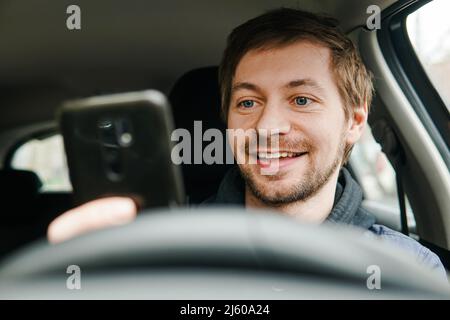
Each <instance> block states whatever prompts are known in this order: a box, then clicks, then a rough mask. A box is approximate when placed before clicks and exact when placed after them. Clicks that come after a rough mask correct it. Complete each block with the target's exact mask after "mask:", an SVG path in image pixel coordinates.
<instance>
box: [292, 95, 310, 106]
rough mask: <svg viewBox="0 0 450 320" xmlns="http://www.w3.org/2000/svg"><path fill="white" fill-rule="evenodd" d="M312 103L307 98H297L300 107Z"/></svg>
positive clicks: (296, 101) (296, 102)
mask: <svg viewBox="0 0 450 320" xmlns="http://www.w3.org/2000/svg"><path fill="white" fill-rule="evenodd" d="M310 102H311V100H310V99H308V98H306V97H297V98H295V104H296V105H298V106H306V105H307V104H309V103H310Z"/></svg>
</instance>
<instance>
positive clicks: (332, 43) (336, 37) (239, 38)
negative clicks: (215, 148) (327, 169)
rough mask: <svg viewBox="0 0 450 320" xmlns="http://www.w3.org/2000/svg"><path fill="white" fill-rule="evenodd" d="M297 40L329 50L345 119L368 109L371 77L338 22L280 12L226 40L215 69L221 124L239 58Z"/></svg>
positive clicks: (308, 14)
mask: <svg viewBox="0 0 450 320" xmlns="http://www.w3.org/2000/svg"><path fill="white" fill-rule="evenodd" d="M300 40H306V41H311V42H314V43H318V44H321V45H324V46H326V47H327V48H329V49H330V50H331V66H332V69H333V70H334V77H335V79H336V82H337V87H338V90H339V93H340V96H341V99H342V102H343V105H344V112H345V116H346V119H349V117H350V116H351V115H352V113H353V108H355V107H356V106H362V105H363V104H364V103H367V106H368V108H369V107H370V104H371V102H372V94H373V85H372V75H371V73H370V72H369V71H368V70H367V69H366V67H365V66H364V63H363V62H362V60H361V57H360V55H359V53H358V50H357V49H356V47H355V45H354V44H353V42H352V41H351V40H350V39H349V38H348V37H347V36H346V35H345V34H344V33H343V32H342V31H341V30H340V28H339V25H338V21H337V20H336V19H334V18H331V17H329V16H326V15H321V14H314V13H311V12H307V11H302V10H296V9H288V8H281V9H275V10H272V11H269V12H267V13H265V14H263V15H260V16H258V17H256V18H253V19H251V20H248V21H247V22H245V23H244V24H242V25H240V26H238V27H236V28H235V29H234V30H233V31H232V32H231V34H230V35H229V36H228V39H227V46H226V49H225V51H224V54H223V57H222V61H221V64H220V67H219V85H220V90H221V96H222V98H221V102H222V108H221V109H222V110H221V112H222V117H223V118H224V120H225V122H226V121H227V117H228V110H229V106H230V99H231V85H232V82H233V77H234V74H235V71H236V68H237V66H238V64H239V62H240V60H241V59H242V57H243V56H244V55H245V54H246V53H247V52H249V51H251V50H258V49H261V50H264V49H271V48H278V47H283V46H286V45H289V44H293V43H295V42H297V41H300ZM351 147H352V146H349V147H348V148H346V150H345V156H344V162H345V161H346V160H347V158H348V156H349V155H350V151H351ZM347 149H348V150H347Z"/></svg>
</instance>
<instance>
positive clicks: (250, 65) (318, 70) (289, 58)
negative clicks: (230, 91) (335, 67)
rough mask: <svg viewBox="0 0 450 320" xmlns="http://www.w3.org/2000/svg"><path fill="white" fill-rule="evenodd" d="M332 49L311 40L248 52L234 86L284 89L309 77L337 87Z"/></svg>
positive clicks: (236, 74)
mask: <svg viewBox="0 0 450 320" xmlns="http://www.w3.org/2000/svg"><path fill="white" fill-rule="evenodd" d="M330 61H331V50H330V49H329V48H327V47H325V46H323V45H320V44H315V43H312V42H310V41H298V42H295V43H293V44H289V45H286V46H283V47H276V48H270V49H258V50H251V51H249V52H247V53H246V54H245V55H244V56H243V57H242V59H241V60H240V61H239V64H238V66H237V68H236V72H235V74H234V77H233V84H234V83H237V82H249V83H254V84H256V85H258V86H261V87H264V86H270V87H275V86H277V85H279V86H282V85H284V84H285V83H286V82H288V81H291V80H293V79H302V78H309V79H313V80H315V81H316V82H317V83H319V84H320V85H321V86H327V85H328V86H334V85H335V83H334V78H333V74H332V72H331V68H330Z"/></svg>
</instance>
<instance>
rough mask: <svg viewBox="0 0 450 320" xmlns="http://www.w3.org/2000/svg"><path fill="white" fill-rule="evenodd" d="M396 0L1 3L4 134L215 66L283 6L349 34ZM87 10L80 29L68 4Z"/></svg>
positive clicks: (0, 121) (166, 85) (164, 86)
mask: <svg viewBox="0 0 450 320" xmlns="http://www.w3.org/2000/svg"><path fill="white" fill-rule="evenodd" d="M394 2H395V0H378V1H377V0H340V1H335V0H323V1H317V0H301V1H300V0H246V1H241V0H227V1H208V0H196V1H185V0H157V1H155V0H152V1H145V0H128V1H111V0H96V1H92V0H78V1H73V0H71V1H65V0H64V1H63V0H58V1H54V0H46V1H33V2H32V4H30V2H29V1H24V0H8V1H5V0H4V1H0V39H2V46H1V49H0V108H1V109H0V110H1V113H2V116H1V117H0V132H1V131H4V130H8V129H11V128H14V127H17V126H22V125H27V124H31V123H33V122H38V121H46V120H50V119H52V118H53V116H54V111H55V109H56V108H57V107H58V105H59V104H60V102H61V101H62V100H64V99H67V98H73V97H79V96H86V95H93V94H98V93H103V92H117V91H125V90H136V89H144V88H156V89H160V90H162V91H164V92H167V90H168V89H169V88H170V86H171V85H172V84H173V82H174V81H175V80H176V79H177V78H178V77H179V76H180V75H181V74H183V73H184V72H186V71H188V70H190V69H193V68H197V67H201V66H206V65H215V64H218V62H219V60H220V57H221V54H222V50H223V48H224V45H225V39H226V36H227V34H228V33H229V32H230V31H231V30H232V28H233V27H235V26H237V25H238V24H240V23H242V22H244V21H246V20H248V19H249V18H251V17H254V16H256V15H258V14H261V13H263V12H265V11H267V10H269V9H272V8H277V7H281V6H284V7H292V8H300V9H305V10H310V11H313V12H325V13H328V14H331V15H333V16H335V17H337V18H338V19H339V20H340V21H341V24H342V27H343V29H344V30H346V31H350V30H352V29H354V28H356V27H358V26H361V25H363V24H365V21H366V19H367V17H368V14H367V13H366V8H367V7H368V6H369V5H372V4H377V5H379V6H380V8H381V9H384V8H386V7H388V6H389V5H391V4H392V3H394ZM70 4H77V5H79V6H80V8H81V26H82V29H81V30H77V31H69V30H68V29H67V28H66V18H67V17H68V14H67V13H66V8H67V6H68V5H70Z"/></svg>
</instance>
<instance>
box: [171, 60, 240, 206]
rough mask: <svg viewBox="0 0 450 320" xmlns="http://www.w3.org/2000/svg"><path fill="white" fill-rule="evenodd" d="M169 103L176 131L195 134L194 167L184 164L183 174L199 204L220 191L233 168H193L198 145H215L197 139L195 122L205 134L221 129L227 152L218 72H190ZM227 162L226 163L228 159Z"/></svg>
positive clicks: (209, 69) (207, 69)
mask: <svg viewBox="0 0 450 320" xmlns="http://www.w3.org/2000/svg"><path fill="white" fill-rule="evenodd" d="M169 100H170V103H171V105H172V110H173V116H174V121H175V127H176V128H184V129H187V130H188V131H189V132H190V134H191V158H192V161H191V163H192V164H183V165H182V170H183V176H184V184H185V189H186V194H187V195H188V197H189V200H190V202H192V203H198V202H201V201H203V200H205V199H206V198H208V197H209V196H211V195H212V194H214V193H215V192H216V191H217V188H218V186H219V184H220V181H221V180H222V178H223V176H224V175H225V173H226V171H227V170H228V169H229V168H230V167H231V166H232V165H226V164H212V165H208V164H205V163H204V162H203V161H202V164H193V161H194V143H195V141H200V140H201V141H202V150H204V148H205V147H206V146H208V145H209V144H210V143H211V142H210V141H204V142H203V139H202V137H198V136H194V121H201V126H202V134H203V133H204V132H205V131H206V130H208V129H210V128H216V129H219V130H220V131H221V132H222V134H223V135H222V137H223V143H222V144H223V154H224V155H225V152H226V141H225V129H226V126H225V123H224V122H223V121H222V120H221V118H220V91H219V85H218V68H217V67H215V66H214V67H205V68H200V69H195V70H192V71H189V72H187V73H186V74H184V75H183V76H182V77H181V78H180V79H179V80H178V81H177V82H176V83H175V85H174V86H173V88H172V90H171V92H170V94H169ZM175 143H176V142H175ZM223 160H224V161H225V156H224V157H223Z"/></svg>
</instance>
